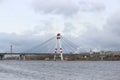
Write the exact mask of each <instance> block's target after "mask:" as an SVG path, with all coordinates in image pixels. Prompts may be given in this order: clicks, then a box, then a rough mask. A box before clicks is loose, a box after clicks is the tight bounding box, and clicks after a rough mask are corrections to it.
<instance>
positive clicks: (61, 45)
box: [0, 33, 79, 60]
mask: <svg viewBox="0 0 120 80" xmlns="http://www.w3.org/2000/svg"><path fill="white" fill-rule="evenodd" d="M77 48H78V46H77V45H76V44H74V43H73V42H72V41H70V40H69V39H67V38H65V37H63V36H61V34H60V33H58V34H57V35H56V36H53V37H52V38H50V39H48V40H46V41H44V42H42V43H40V44H38V45H36V46H33V47H31V48H30V49H27V50H25V51H23V52H19V53H13V52H12V45H11V52H10V53H0V59H3V58H4V57H5V56H6V55H8V56H9V55H12V56H13V55H17V56H19V60H25V57H26V56H28V55H33V56H34V55H40V56H43V55H50V56H53V60H57V59H58V58H60V60H64V57H63V55H65V54H73V53H75V52H76V51H77ZM78 52H79V51H78Z"/></svg>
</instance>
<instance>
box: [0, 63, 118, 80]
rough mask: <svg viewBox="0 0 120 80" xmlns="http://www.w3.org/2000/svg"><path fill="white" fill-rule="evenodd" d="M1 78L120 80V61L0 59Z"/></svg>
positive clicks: (13, 79)
mask: <svg viewBox="0 0 120 80" xmlns="http://www.w3.org/2000/svg"><path fill="white" fill-rule="evenodd" d="M0 80H120V62H119V61H108V62H107V61H63V62H61V61H0Z"/></svg>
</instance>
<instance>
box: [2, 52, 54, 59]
mask: <svg viewBox="0 0 120 80" xmlns="http://www.w3.org/2000/svg"><path fill="white" fill-rule="evenodd" d="M5 55H8V56H9V55H13V56H14V55H16V56H17V55H18V56H19V58H20V59H22V58H25V56H27V55H31V56H32V55H40V56H46V55H52V56H53V55H54V53H0V59H1V60H2V59H3V58H4V57H5Z"/></svg>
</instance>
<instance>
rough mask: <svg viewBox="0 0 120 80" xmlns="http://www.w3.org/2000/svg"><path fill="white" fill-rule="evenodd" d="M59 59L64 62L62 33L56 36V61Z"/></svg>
mask: <svg viewBox="0 0 120 80" xmlns="http://www.w3.org/2000/svg"><path fill="white" fill-rule="evenodd" d="M58 50H59V51H58ZM57 53H59V54H60V56H57ZM58 57H60V59H61V61H62V60H63V53H62V43H61V34H60V33H58V34H57V36H56V46H55V54H54V60H56V59H57V58H58Z"/></svg>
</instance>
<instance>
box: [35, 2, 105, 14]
mask: <svg viewBox="0 0 120 80" xmlns="http://www.w3.org/2000/svg"><path fill="white" fill-rule="evenodd" d="M104 9H105V5H104V4H103V3H93V2H90V1H84V0H59V1H58V0H47V1H45V0H35V1H34V10H35V11H36V12H44V13H48V14H49V13H50V14H62V15H66V16H68V15H74V14H77V13H78V12H79V11H82V12H100V11H103V10H104Z"/></svg>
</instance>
